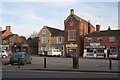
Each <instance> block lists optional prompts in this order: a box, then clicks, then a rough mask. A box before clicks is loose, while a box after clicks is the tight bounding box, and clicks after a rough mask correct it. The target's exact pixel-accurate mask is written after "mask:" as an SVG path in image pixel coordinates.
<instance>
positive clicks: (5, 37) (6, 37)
mask: <svg viewBox="0 0 120 80" xmlns="http://www.w3.org/2000/svg"><path fill="white" fill-rule="evenodd" d="M14 35H17V34H11V35H8V36H7V37H5V38H4V39H3V40H5V39H9V38H10V37H12V36H14Z"/></svg>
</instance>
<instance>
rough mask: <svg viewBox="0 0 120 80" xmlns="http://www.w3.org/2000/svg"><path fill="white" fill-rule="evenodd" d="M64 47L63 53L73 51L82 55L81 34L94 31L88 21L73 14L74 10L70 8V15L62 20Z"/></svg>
mask: <svg viewBox="0 0 120 80" xmlns="http://www.w3.org/2000/svg"><path fill="white" fill-rule="evenodd" d="M64 29H65V31H64V38H65V39H64V48H65V54H67V53H69V52H70V51H75V53H76V54H77V55H78V56H82V55H83V45H84V39H83V36H84V35H86V34H89V33H92V32H94V31H95V28H94V26H93V25H92V24H91V23H90V21H86V20H84V19H82V18H80V17H79V16H77V15H75V14H74V10H73V9H71V10H70V15H69V16H68V17H67V19H66V20H65V21H64Z"/></svg>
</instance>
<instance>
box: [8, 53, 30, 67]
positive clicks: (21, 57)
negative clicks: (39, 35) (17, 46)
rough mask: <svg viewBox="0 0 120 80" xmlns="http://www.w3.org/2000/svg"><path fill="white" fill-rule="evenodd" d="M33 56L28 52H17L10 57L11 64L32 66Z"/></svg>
mask: <svg viewBox="0 0 120 80" xmlns="http://www.w3.org/2000/svg"><path fill="white" fill-rule="evenodd" d="M31 60H32V58H31V56H30V55H29V54H28V53H26V52H15V53H13V54H12V55H11V56H10V60H9V62H10V64H11V65H13V64H14V63H19V62H20V64H22V65H25V64H26V63H28V64H31Z"/></svg>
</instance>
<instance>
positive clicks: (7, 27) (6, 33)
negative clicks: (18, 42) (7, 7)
mask: <svg viewBox="0 0 120 80" xmlns="http://www.w3.org/2000/svg"><path fill="white" fill-rule="evenodd" d="M11 34H12V32H11V26H6V30H3V31H2V39H3V38H5V37H7V36H8V35H11Z"/></svg>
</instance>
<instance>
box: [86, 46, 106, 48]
mask: <svg viewBox="0 0 120 80" xmlns="http://www.w3.org/2000/svg"><path fill="white" fill-rule="evenodd" d="M85 48H105V46H86V47H85Z"/></svg>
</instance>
